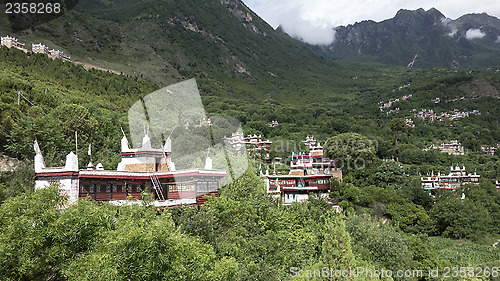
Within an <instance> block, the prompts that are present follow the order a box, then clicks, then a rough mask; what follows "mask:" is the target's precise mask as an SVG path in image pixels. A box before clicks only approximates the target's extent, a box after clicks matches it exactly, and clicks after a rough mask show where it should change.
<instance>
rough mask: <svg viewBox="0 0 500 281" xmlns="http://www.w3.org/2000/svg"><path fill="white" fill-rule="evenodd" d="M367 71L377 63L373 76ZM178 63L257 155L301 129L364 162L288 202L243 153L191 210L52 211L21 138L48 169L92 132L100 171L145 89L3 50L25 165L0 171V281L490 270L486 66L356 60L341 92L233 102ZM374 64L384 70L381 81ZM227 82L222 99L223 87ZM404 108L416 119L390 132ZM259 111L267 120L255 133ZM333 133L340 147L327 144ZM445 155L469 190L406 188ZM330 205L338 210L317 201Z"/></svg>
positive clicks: (5, 86) (9, 105) (7, 126)
mask: <svg viewBox="0 0 500 281" xmlns="http://www.w3.org/2000/svg"><path fill="white" fill-rule="evenodd" d="M351 67H353V66H351ZM353 68H354V67H353ZM370 69H379V73H377V74H373V75H374V76H373V80H370V79H371V78H369V77H372V76H371V74H370V73H371V72H370V71H371V70H370ZM183 73H184V74H185V75H186V76H189V77H195V78H197V81H198V84H199V87H200V93H201V96H202V100H203V104H204V106H205V110H206V112H207V114H208V116H217V115H227V116H232V117H235V118H237V119H239V120H240V122H241V123H242V125H243V129H244V132H245V134H261V135H262V136H263V137H265V138H270V139H271V140H272V141H273V146H272V149H271V153H270V154H271V155H270V157H272V158H273V157H282V158H285V157H287V156H289V154H290V153H291V152H292V151H294V152H299V151H303V152H307V150H306V148H305V147H303V146H302V144H301V143H300V141H301V140H304V138H305V137H306V136H307V135H314V136H315V137H316V138H317V139H319V140H320V141H321V143H322V144H323V145H324V148H325V151H326V154H327V155H328V156H330V157H332V158H337V157H338V158H344V159H347V158H349V159H356V158H362V159H363V165H362V166H360V167H357V168H350V167H348V166H345V167H343V168H344V180H343V181H342V182H340V183H339V182H332V186H331V192H330V194H329V197H330V198H329V200H325V199H320V198H316V197H314V196H311V198H310V199H309V200H308V201H307V202H304V203H300V204H298V203H297V204H293V205H291V206H287V207H284V206H282V205H281V204H280V203H279V202H277V201H276V200H274V199H272V198H270V197H269V196H268V195H267V194H266V192H265V186H264V184H263V183H262V180H261V178H259V177H258V176H257V175H258V173H259V171H258V169H257V167H258V165H259V163H264V162H263V159H262V155H258V154H256V155H252V157H253V159H252V163H251V165H250V168H249V169H248V170H247V172H246V173H245V175H244V176H243V177H241V178H240V179H238V180H237V181H235V182H233V183H231V184H230V185H228V186H226V187H224V188H222V189H221V190H220V196H219V197H218V198H210V199H209V201H208V203H206V204H205V205H203V206H201V207H199V208H198V207H183V208H177V209H167V210H158V209H154V208H152V207H151V206H149V202H148V201H147V200H145V201H144V202H143V203H144V204H143V206H127V207H120V208H117V207H114V206H111V205H108V204H105V203H99V204H98V203H96V202H92V201H87V200H81V201H79V202H78V203H77V204H75V205H72V206H69V207H68V208H65V209H63V208H61V207H62V206H64V200H65V198H63V197H61V196H60V195H59V194H58V192H57V187H53V188H48V189H43V190H38V191H36V192H35V191H34V172H33V168H32V166H33V162H32V159H33V156H34V151H33V141H34V140H35V139H37V140H38V141H39V143H40V145H41V149H42V151H43V153H44V156H45V159H46V162H47V165H61V161H62V160H63V155H65V154H66V153H68V152H69V151H72V150H73V149H74V148H75V141H74V135H75V131H78V138H79V147H80V149H85V148H86V147H87V146H88V145H89V143H91V142H92V144H93V147H94V149H95V151H93V157H94V159H98V161H100V162H102V163H103V164H104V167H105V168H106V169H114V168H115V167H116V164H117V163H118V161H119V143H120V138H121V137H122V134H121V131H120V128H121V127H122V128H123V129H124V130H125V131H126V132H127V130H128V124H127V115H126V114H127V110H128V108H129V107H130V106H131V105H132V104H133V103H135V102H136V101H138V100H140V99H141V98H142V97H144V96H145V95H147V94H149V93H151V92H153V91H155V90H157V89H158V88H159V86H158V85H156V84H154V83H153V82H150V81H145V80H144V79H139V78H138V77H131V76H127V75H115V74H112V73H109V72H103V71H97V70H85V69H84V68H83V67H82V66H78V65H75V64H72V63H70V62H63V61H61V60H52V59H49V58H47V57H46V56H43V55H38V54H31V53H28V54H25V53H23V52H21V51H18V50H14V49H7V48H5V47H2V48H0V93H1V96H0V118H1V123H0V143H1V145H2V146H1V152H2V153H3V154H8V155H10V156H11V157H15V158H18V159H20V160H22V161H23V163H24V165H21V166H19V167H18V168H17V169H16V170H15V171H9V172H2V174H1V175H0V176H1V178H0V202H1V205H0V265H1V266H0V276H2V278H5V279H6V280H130V279H140V280H159V279H165V280H288V279H292V278H293V276H294V271H293V269H294V268H295V269H297V270H298V269H300V270H303V272H307V271H308V270H309V272H312V271H314V270H322V269H323V268H325V267H328V268H331V269H334V270H337V269H339V270H343V269H346V268H357V267H361V268H365V269H371V270H376V269H386V270H392V271H394V272H396V271H397V270H407V269H412V270H422V271H423V272H424V273H425V276H422V277H415V278H406V277H404V276H403V277H396V276H393V277H392V279H395V280H408V279H413V280H430V279H431V278H429V277H428V276H427V275H428V272H429V270H431V269H436V268H441V269H442V268H445V267H459V268H460V267H465V268H467V270H469V269H468V268H477V267H481V268H489V269H491V270H490V271H488V272H489V273H490V275H488V276H489V277H487V278H485V279H490V278H491V277H494V278H493V279H495V278H496V280H498V271H494V268H497V269H498V267H500V261H499V260H500V249H499V248H495V247H493V246H492V244H494V243H495V242H496V241H497V240H498V239H499V238H500V226H499V224H498V222H499V221H500V192H498V191H497V190H496V188H495V185H494V181H495V180H496V179H500V158H499V155H498V154H499V153H498V152H499V151H497V153H496V155H486V154H484V153H483V152H482V151H481V145H496V144H497V143H498V142H500V126H498V122H499V119H500V112H499V111H500V99H499V95H498V89H500V77H499V76H498V73H496V72H494V71H492V70H484V71H466V70H450V69H409V70H407V69H397V68H389V67H386V66H380V67H379V66H370V67H365V68H360V71H359V72H357V73H358V74H357V75H358V76H353V77H351V78H350V79H351V80H352V81H349V85H350V86H352V87H348V88H347V89H348V90H346V91H347V92H348V91H349V90H350V91H351V92H350V93H346V94H345V95H330V92H329V91H322V90H323V89H322V88H316V90H317V92H315V94H314V96H313V97H314V98H309V97H308V94H309V93H308V92H304V96H303V97H300V95H301V94H300V93H301V90H300V89H298V90H294V92H293V93H291V97H294V96H297V97H300V98H298V99H297V100H295V99H292V98H290V100H289V101H287V100H286V99H285V98H283V97H284V96H286V95H285V94H284V93H281V94H280V95H277V96H275V97H273V96H258V95H255V96H252V97H251V98H248V97H247V98H241V97H242V96H245V95H244V93H243V92H239V91H241V89H242V88H244V86H238V87H235V83H236V82H234V81H233V82H231V83H227V84H225V85H223V86H221V87H223V88H224V91H226V93H225V94H223V95H218V93H217V91H218V90H217V88H214V86H213V84H212V83H209V82H207V80H208V79H203V77H202V76H203V75H202V74H200V73H197V72H191V70H189V69H186V70H185V72H183ZM384 73H386V74H387V76H388V79H381V78H380V77H382V76H384ZM358 79H359V80H360V82H359V84H357V82H356V81H357V80H358ZM361 80H362V81H361ZM239 83H241V84H244V83H245V82H239ZM345 83H346V84H347V82H345ZM406 85H409V86H406ZM481 85H482V86H481ZM402 86H405V87H402ZM232 87H234V88H232ZM339 87H340V86H339ZM230 89H233V90H234V92H236V94H235V93H234V92H233V94H234V95H229V94H227V92H231V91H230ZM21 94H22V96H21ZM410 95H411V98H406V99H404V100H403V99H402V97H403V96H407V97H408V96H410ZM436 98H440V100H441V101H442V102H440V103H436V102H435V100H436ZM395 99H400V100H399V101H398V102H397V103H394V105H393V106H391V107H388V108H384V109H383V110H381V109H380V107H379V106H380V105H381V103H380V102H382V104H384V103H387V102H388V101H389V100H395ZM298 100H301V101H304V100H307V101H308V102H301V101H298ZM433 100H434V101H433ZM396 108H399V110H398V111H394V112H391V113H389V111H390V110H392V109H396ZM413 109H416V110H417V111H420V110H421V109H433V110H434V112H436V113H441V112H450V111H452V110H454V109H458V110H460V111H470V112H472V111H473V110H477V111H478V112H480V113H481V114H480V115H473V114H471V115H470V116H469V117H467V118H459V119H455V120H445V121H434V122H432V121H430V120H429V119H420V118H418V117H415V116H414V114H415V112H414V111H413ZM405 117H410V118H412V120H413V122H414V124H415V127H408V126H406V125H404V126H397V125H398V123H399V124H401V122H403V121H402V120H403V118H405ZM273 120H278V121H279V123H280V125H279V126H278V127H269V126H268V124H269V123H270V122H271V121H273ZM403 124H404V123H403ZM453 139H457V140H459V141H461V142H462V144H463V145H464V146H465V147H466V153H465V155H463V156H461V155H448V154H443V153H439V152H438V151H435V150H429V151H424V150H423V149H424V148H426V147H428V146H430V145H431V144H440V143H441V142H448V141H450V140H453ZM395 140H397V141H398V143H399V145H398V146H396V145H395ZM339 143H340V144H346V145H348V146H349V145H350V148H351V149H348V150H341V149H337V148H336V145H338V144H339ZM356 143H357V144H366V145H363V146H362V147H356V146H352V144H356ZM396 157H397V158H398V159H399V163H397V162H396V161H393V159H395V158H396ZM79 160H80V166H81V167H84V166H85V164H86V163H87V162H88V161H89V159H88V157H87V156H86V155H82V157H81V158H80V159H79ZM457 163H458V164H460V165H462V164H463V165H465V166H466V168H467V170H468V171H476V172H477V173H478V174H480V175H481V180H480V184H479V185H478V186H473V187H470V186H463V187H461V188H459V189H458V190H457V191H455V192H450V191H443V192H439V193H437V194H436V195H435V196H434V197H433V196H430V195H429V194H428V193H426V192H424V191H423V190H422V189H421V184H420V176H419V175H420V174H428V173H432V172H435V173H437V172H439V171H441V172H443V173H444V172H447V171H449V166H451V165H454V164H457ZM285 164H286V163H285ZM287 168H288V167H287V166H286V165H284V166H283V167H282V168H281V169H282V172H284V173H286V172H287ZM462 194H463V195H464V196H465V199H461V198H462ZM147 197H148V196H144V198H147ZM335 201H336V202H338V204H339V206H341V207H342V210H343V212H342V213H341V214H337V213H335V212H334V211H333V210H332V208H331V204H330V203H331V202H335ZM476 272H477V271H476ZM495 272H496V273H495ZM484 273H486V270H485V272H484ZM495 274H496V275H495ZM306 277H307V276H306ZM467 278H468V277H467ZM293 279H296V278H293ZM298 279H300V278H298ZM304 279H307V280H309V279H311V278H304ZM331 279H335V278H331ZM358 279H362V278H360V276H358V278H356V280H358ZM365 279H370V278H365ZM381 279H388V280H390V279H391V278H381ZM458 279H466V278H465V277H464V278H458ZM469 279H471V280H474V278H472V277H471V278H469Z"/></svg>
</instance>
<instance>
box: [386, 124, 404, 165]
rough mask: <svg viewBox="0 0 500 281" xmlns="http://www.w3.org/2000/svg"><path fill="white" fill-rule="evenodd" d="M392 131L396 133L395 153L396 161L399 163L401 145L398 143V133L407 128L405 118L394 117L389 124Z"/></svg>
mask: <svg viewBox="0 0 500 281" xmlns="http://www.w3.org/2000/svg"><path fill="white" fill-rule="evenodd" d="M389 127H390V128H391V131H392V133H393V135H394V154H396V162H398V163H399V145H398V133H400V132H404V131H406V129H407V126H406V124H405V122H404V121H403V119H401V118H394V119H392V121H391V123H390V124H389Z"/></svg>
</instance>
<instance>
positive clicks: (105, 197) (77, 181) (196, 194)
mask: <svg viewBox="0 0 500 281" xmlns="http://www.w3.org/2000/svg"><path fill="white" fill-rule="evenodd" d="M34 148H35V152H36V155H35V178H36V185H35V188H36V189H40V188H45V187H47V186H49V185H51V184H54V183H59V185H60V189H61V192H62V193H63V194H65V195H67V196H68V197H69V202H70V203H74V202H76V201H77V200H78V198H84V197H90V198H91V199H92V200H96V201H109V202H111V203H113V204H116V205H121V204H126V202H127V201H126V200H125V199H127V198H132V199H140V198H141V192H142V191H143V190H145V189H147V190H148V191H149V192H150V193H151V194H152V196H153V198H154V201H153V204H154V206H157V207H169V206H178V205H200V204H203V203H204V202H205V201H206V199H205V198H204V196H205V195H212V194H213V195H216V196H217V195H218V190H219V181H220V180H221V179H222V178H224V177H225V176H226V172H225V171H224V170H214V169H212V160H211V159H210V158H209V157H207V159H206V163H205V167H204V168H203V169H186V170H176V169H175V163H174V162H173V161H172V158H171V154H172V150H171V140H170V138H167V140H166V142H165V145H164V146H162V147H161V148H158V149H157V148H153V147H151V140H150V139H149V137H148V136H147V135H145V136H144V138H143V141H142V146H141V147H140V148H138V149H131V148H129V143H128V140H127V138H126V137H125V136H123V138H122V140H121V157H122V159H121V162H120V163H119V164H118V167H117V169H116V170H104V169H103V167H102V165H101V164H97V165H96V166H95V167H94V165H93V164H92V163H89V165H88V166H87V168H86V169H79V167H78V156H77V155H75V154H74V153H73V152H71V153H69V154H68V155H67V156H66V164H65V166H64V167H55V168H51V167H46V166H45V163H44V159H43V156H42V153H41V151H40V149H39V147H38V143H37V142H36V141H35V144H34Z"/></svg>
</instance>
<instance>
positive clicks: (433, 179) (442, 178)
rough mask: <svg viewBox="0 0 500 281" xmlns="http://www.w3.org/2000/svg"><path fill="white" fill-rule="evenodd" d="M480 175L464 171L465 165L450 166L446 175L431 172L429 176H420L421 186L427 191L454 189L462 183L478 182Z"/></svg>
mask: <svg viewBox="0 0 500 281" xmlns="http://www.w3.org/2000/svg"><path fill="white" fill-rule="evenodd" d="M480 177H481V176H480V175H478V174H476V173H475V172H474V174H470V173H469V174H467V173H466V172H465V166H464V167H462V168H460V167H459V166H458V165H457V166H456V167H453V166H451V168H450V173H449V174H447V175H444V174H441V173H438V174H437V175H435V174H434V173H432V174H431V175H430V176H426V177H421V178H420V179H421V181H422V188H423V189H424V190H427V191H434V190H438V189H449V190H455V188H457V187H459V186H460V185H462V184H475V185H477V184H479V178H480Z"/></svg>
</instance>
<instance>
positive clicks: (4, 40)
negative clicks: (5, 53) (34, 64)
mask: <svg viewBox="0 0 500 281" xmlns="http://www.w3.org/2000/svg"><path fill="white" fill-rule="evenodd" d="M0 40H1V45H2V46H5V47H7V48H16V49H19V50H21V51H23V52H27V50H26V44H24V43H21V42H19V41H18V40H17V39H16V38H14V37H10V36H9V35H7V36H5V37H1V38H0Z"/></svg>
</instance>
